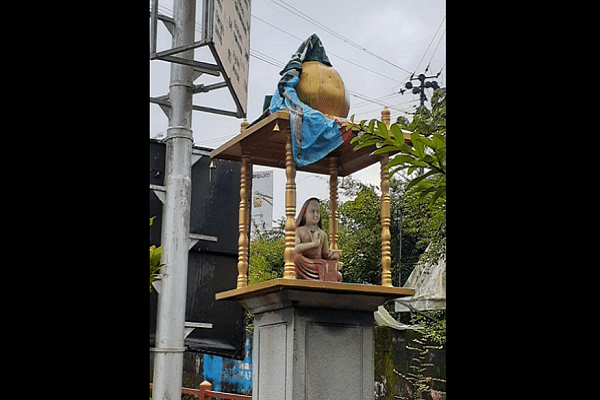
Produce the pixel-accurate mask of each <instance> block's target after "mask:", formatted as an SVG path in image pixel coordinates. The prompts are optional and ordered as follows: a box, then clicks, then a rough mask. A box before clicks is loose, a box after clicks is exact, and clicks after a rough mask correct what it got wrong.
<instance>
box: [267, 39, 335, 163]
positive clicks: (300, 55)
mask: <svg viewBox="0 0 600 400" xmlns="http://www.w3.org/2000/svg"><path fill="white" fill-rule="evenodd" d="M305 61H320V62H322V63H323V64H325V65H328V66H331V63H330V62H329V58H328V57H327V54H326V53H325V49H324V48H323V44H322V43H321V39H319V37H318V36H317V35H316V34H313V35H311V36H310V37H309V38H308V39H306V40H305V41H304V42H303V43H302V44H301V45H300V47H299V48H298V50H297V51H296V53H294V55H293V56H292V58H291V59H290V61H289V62H288V63H287V64H286V66H285V67H284V69H283V70H282V71H281V72H280V73H279V74H280V75H282V76H281V79H280V80H279V83H278V84H277V90H276V91H275V94H274V95H273V98H272V99H271V104H270V106H269V112H270V113H271V114H273V113H274V112H276V111H280V110H289V113H290V129H291V131H292V149H293V154H294V161H295V162H296V165H297V166H298V167H304V166H306V165H309V164H312V163H315V162H317V161H319V160H321V159H323V158H325V156H327V154H329V153H331V152H332V151H333V150H335V149H337V148H338V147H339V146H340V145H341V144H342V143H343V141H342V132H341V129H340V126H339V125H338V124H337V123H336V122H335V121H334V120H332V119H329V118H327V117H326V116H325V115H324V114H323V113H322V112H320V111H317V110H315V109H313V108H311V107H309V106H307V105H306V104H304V103H302V102H301V101H300V99H299V98H298V94H297V93H296V89H295V87H296V85H297V84H298V81H299V80H300V74H301V73H302V63H303V62H305Z"/></svg>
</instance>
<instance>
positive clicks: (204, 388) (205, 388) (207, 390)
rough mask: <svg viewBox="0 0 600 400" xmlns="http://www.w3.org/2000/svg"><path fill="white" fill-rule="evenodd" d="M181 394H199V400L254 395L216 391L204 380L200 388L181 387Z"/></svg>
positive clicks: (244, 399) (240, 399)
mask: <svg viewBox="0 0 600 400" xmlns="http://www.w3.org/2000/svg"><path fill="white" fill-rule="evenodd" d="M150 389H152V384H150ZM181 394H191V395H193V396H198V400H210V399H224V400H252V396H245V395H243V394H233V393H224V392H214V391H213V390H212V383H210V382H208V381H204V382H202V383H201V384H200V386H198V389H189V388H181Z"/></svg>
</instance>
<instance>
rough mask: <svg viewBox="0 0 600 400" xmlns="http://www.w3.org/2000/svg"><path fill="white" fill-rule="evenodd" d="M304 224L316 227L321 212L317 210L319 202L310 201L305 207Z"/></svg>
mask: <svg viewBox="0 0 600 400" xmlns="http://www.w3.org/2000/svg"><path fill="white" fill-rule="evenodd" d="M304 218H305V219H306V223H307V224H310V225H317V224H318V223H319V220H320V219H321V210H320V209H319V202H318V201H316V200H311V201H310V203H308V207H306V214H305V216H304Z"/></svg>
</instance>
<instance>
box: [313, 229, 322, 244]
mask: <svg viewBox="0 0 600 400" xmlns="http://www.w3.org/2000/svg"><path fill="white" fill-rule="evenodd" d="M322 239H323V232H321V231H316V232H315V233H314V234H313V240H312V243H313V244H314V245H315V247H318V246H319V245H320V244H321V243H322Z"/></svg>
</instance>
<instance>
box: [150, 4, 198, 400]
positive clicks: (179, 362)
mask: <svg viewBox="0 0 600 400" xmlns="http://www.w3.org/2000/svg"><path fill="white" fill-rule="evenodd" d="M173 10H174V11H173V19H174V22H175V29H174V34H173V47H174V48H175V47H178V46H184V45H188V44H192V43H193V42H194V25H195V23H194V20H195V15H196V0H175V1H174V4H173ZM193 56H194V50H188V51H185V52H182V53H181V57H182V58H184V59H188V60H192V59H193ZM192 74H193V67H191V66H188V65H184V64H180V63H175V62H173V63H171V82H170V85H169V97H170V101H171V116H170V118H169V127H168V128H167V137H166V138H165V139H164V140H165V141H166V156H165V163H166V166H165V187H166V195H165V202H164V208H163V220H162V221H163V222H162V224H163V225H162V237H161V244H162V248H163V251H162V260H161V262H162V263H163V264H165V266H164V267H163V268H162V270H161V274H162V278H161V289H160V293H159V295H158V309H157V321H156V344H155V347H154V348H153V349H152V351H154V352H155V355H154V379H153V382H154V388H153V391H152V399H153V400H159V399H160V400H163V399H179V398H180V397H181V383H182V375H183V352H184V350H185V349H184V344H183V340H184V327H185V301H186V291H187V273H188V271H187V269H188V242H189V232H190V199H191V166H192V145H193V136H192V129H191V127H192V88H193V76H192Z"/></svg>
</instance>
